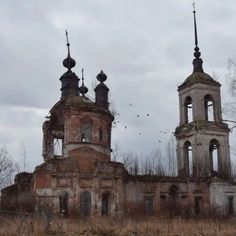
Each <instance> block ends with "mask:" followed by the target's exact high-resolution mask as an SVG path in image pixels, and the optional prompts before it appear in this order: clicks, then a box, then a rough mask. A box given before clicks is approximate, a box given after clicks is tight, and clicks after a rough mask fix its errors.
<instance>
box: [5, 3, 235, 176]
mask: <svg viewBox="0 0 236 236" xmlns="http://www.w3.org/2000/svg"><path fill="white" fill-rule="evenodd" d="M196 4H197V5H196V8H197V22H198V35H199V46H200V50H201V52H202V58H203V60H204V65H203V66H204V70H205V71H206V72H207V73H209V74H211V75H212V74H213V73H216V74H217V75H218V77H219V81H220V82H221V83H222V85H223V88H222V89H223V90H226V89H225V85H224V80H225V74H226V73H227V60H228V59H229V58H235V56H236V43H235V42H236V28H235V22H236V1H235V0H227V1H222V0H208V1H206V0H198V1H196ZM0 28H1V31H0V34H1V37H0V72H1V86H0V90H1V92H0V109H1V112H0V144H1V145H2V146H3V147H5V148H7V149H8V151H9V152H10V154H11V155H12V156H13V158H14V159H15V160H17V161H18V162H20V163H21V166H23V165H22V160H23V151H22V150H23V146H24V147H25V150H26V170H28V171H29V170H33V169H34V167H35V166H36V165H37V164H40V163H41V162H42V156H41V149H42V128H41V127H42V123H43V121H44V120H45V116H46V115H47V114H48V112H49V110H50V109H51V107H52V106H53V105H54V104H55V103H56V102H57V101H58V100H59V99H60V81H59V78H60V76H61V75H62V74H63V73H64V72H65V71H66V69H65V68H63V66H62V60H63V59H64V58H65V57H66V46H65V29H67V30H68V31H69V38H70V43H71V55H72V57H73V58H74V59H75V60H76V62H77V65H76V67H75V68H74V71H75V72H76V73H77V75H78V76H80V74H81V68H84V70H85V79H86V85H87V86H88V87H89V95H90V96H92V97H93V96H94V92H93V89H92V84H93V83H94V81H95V78H96V75H97V74H98V72H99V71H100V70H101V69H103V70H104V72H105V73H106V74H107V76H108V80H107V82H106V83H107V85H108V87H109V88H110V99H111V101H112V104H114V106H115V109H116V110H117V111H118V112H119V113H120V115H119V116H118V117H117V121H119V124H118V125H117V126H116V127H114V129H113V133H112V141H113V144H114V143H117V142H118V143H119V144H120V146H121V147H122V149H123V150H125V151H129V150H130V151H133V152H137V153H138V154H145V153H149V152H150V151H152V150H153V149H155V148H157V147H160V148H162V149H163V148H164V145H165V140H167V139H168V138H169V136H170V135H171V132H173V131H174V129H175V127H176V126H177V125H178V119H179V114H178V94H177V86H178V85H179V84H180V83H181V82H183V81H184V80H185V78H186V77H187V76H188V75H190V74H191V73H192V59H193V55H192V54H193V48H194V44H193V42H194V40H193V15H192V1H190V0H181V1H180V0H169V1H167V0H149V1H142V0H86V1H83V0H74V1H73V0H70V1H64V0H63V1H62V0H54V1H52V0H40V1H36V0H35V1H25V0H21V1H20V0H18V1H17V0H11V1H8V0H2V1H1V7H0ZM224 94H225V93H223V96H224ZM130 104H132V105H130ZM147 113H148V114H149V115H150V116H147ZM137 115H139V116H140V117H137ZM125 126H127V129H125ZM168 130H169V131H168ZM164 132H166V134H165V133H164ZM139 134H141V135H139ZM159 140H160V141H159Z"/></svg>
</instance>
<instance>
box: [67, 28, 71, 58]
mask: <svg viewBox="0 0 236 236" xmlns="http://www.w3.org/2000/svg"><path fill="white" fill-rule="evenodd" d="M66 46H67V49H68V57H70V43H69V37H68V31H67V30H66Z"/></svg>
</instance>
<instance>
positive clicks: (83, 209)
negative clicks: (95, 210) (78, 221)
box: [80, 191, 91, 217]
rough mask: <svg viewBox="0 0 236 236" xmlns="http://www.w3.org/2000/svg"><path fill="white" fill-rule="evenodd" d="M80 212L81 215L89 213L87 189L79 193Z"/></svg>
mask: <svg viewBox="0 0 236 236" xmlns="http://www.w3.org/2000/svg"><path fill="white" fill-rule="evenodd" d="M80 213H81V215H82V216H83V217H88V216H90V214H91V193H90V192H88V191H85V192H82V193H81V194H80Z"/></svg>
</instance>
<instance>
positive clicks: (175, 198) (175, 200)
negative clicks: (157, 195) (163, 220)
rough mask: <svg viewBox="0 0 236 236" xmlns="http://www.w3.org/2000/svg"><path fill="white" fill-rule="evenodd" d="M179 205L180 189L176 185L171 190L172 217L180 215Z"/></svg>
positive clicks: (170, 208)
mask: <svg viewBox="0 0 236 236" xmlns="http://www.w3.org/2000/svg"><path fill="white" fill-rule="evenodd" d="M177 204H178V187H177V186H176V185H172V186H171V187H170V190H169V213H170V215H171V216H173V215H176V214H177V213H178V209H177Z"/></svg>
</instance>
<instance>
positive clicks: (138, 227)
mask: <svg viewBox="0 0 236 236" xmlns="http://www.w3.org/2000/svg"><path fill="white" fill-rule="evenodd" d="M47 222H48V221H47V220H42V219H34V218H32V217H28V218H25V217H18V218H14V219H13V218H4V217H1V218H0V235H4V236H5V235H6V236H8V235H9V236H15V235H17V236H19V235H20V236H24V235H27V236H30V235H39V236H40V235H68V236H76V235H88V236H93V235H94V236H95V235H101V236H154V235H155V236H156V235H157V236H158V235H160V236H192V235H193V236H198V235H199V236H236V219H189V220H186V219H181V218H175V219H159V218H143V219H136V220H134V219H133V220H132V219H124V218H123V219H119V220H115V219H109V218H107V219H104V218H102V219H101V218H99V219H91V220H87V221H85V220H78V219H77V220H76V219H67V220H64V219H53V220H52V222H51V224H48V225H47ZM46 231H48V232H46Z"/></svg>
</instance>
